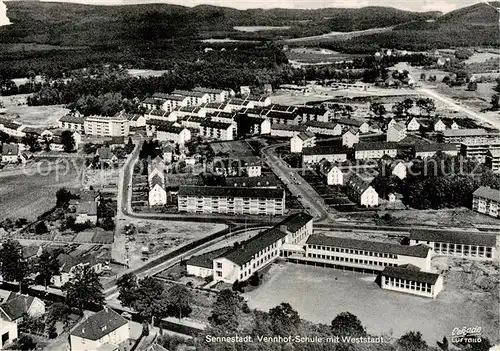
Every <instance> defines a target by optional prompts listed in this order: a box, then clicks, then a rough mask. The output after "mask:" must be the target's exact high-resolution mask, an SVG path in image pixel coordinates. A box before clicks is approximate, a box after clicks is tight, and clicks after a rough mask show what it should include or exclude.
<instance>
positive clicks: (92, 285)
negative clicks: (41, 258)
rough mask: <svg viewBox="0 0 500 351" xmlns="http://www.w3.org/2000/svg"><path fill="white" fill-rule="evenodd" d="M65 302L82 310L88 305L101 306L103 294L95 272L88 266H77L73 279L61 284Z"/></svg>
mask: <svg viewBox="0 0 500 351" xmlns="http://www.w3.org/2000/svg"><path fill="white" fill-rule="evenodd" d="M62 290H63V291H64V292H66V304H67V305H68V306H70V307H76V308H78V309H79V310H83V309H84V308H85V307H86V306H88V305H97V306H102V304H103V303H104V294H103V288H102V284H101V282H100V280H99V276H98V275H97V273H96V272H95V271H94V270H93V269H92V268H91V267H89V266H83V267H78V268H77V269H76V272H75V275H74V277H73V279H71V280H70V281H69V282H67V283H66V284H64V285H63V287H62Z"/></svg>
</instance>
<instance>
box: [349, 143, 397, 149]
mask: <svg viewBox="0 0 500 351" xmlns="http://www.w3.org/2000/svg"><path fill="white" fill-rule="evenodd" d="M398 146H399V147H400V146H401V145H399V144H398V143H394V142H385V141H378V142H371V143H364V142H363V143H359V144H355V145H354V150H356V151H368V150H397V149H398Z"/></svg>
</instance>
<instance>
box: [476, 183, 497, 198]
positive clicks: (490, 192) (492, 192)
mask: <svg viewBox="0 0 500 351" xmlns="http://www.w3.org/2000/svg"><path fill="white" fill-rule="evenodd" d="M474 196H479V197H482V198H484V199H488V200H492V201H496V202H500V191H499V190H496V189H491V188H490V187H487V186H482V187H480V188H478V189H477V190H476V191H474Z"/></svg>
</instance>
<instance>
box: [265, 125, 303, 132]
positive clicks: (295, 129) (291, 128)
mask: <svg viewBox="0 0 500 351" xmlns="http://www.w3.org/2000/svg"><path fill="white" fill-rule="evenodd" d="M271 129H273V130H288V131H292V132H305V131H307V127H306V126H305V125H294V124H275V123H274V124H272V125H271Z"/></svg>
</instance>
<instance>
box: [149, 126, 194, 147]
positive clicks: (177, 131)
mask: <svg viewBox="0 0 500 351" xmlns="http://www.w3.org/2000/svg"><path fill="white" fill-rule="evenodd" d="M156 139H158V140H159V141H163V142H165V141H172V142H174V143H176V144H180V145H184V144H185V143H187V142H188V141H190V140H191V131H190V130H189V129H187V128H186V127H182V126H178V125H160V126H158V127H157V128H156Z"/></svg>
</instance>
